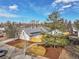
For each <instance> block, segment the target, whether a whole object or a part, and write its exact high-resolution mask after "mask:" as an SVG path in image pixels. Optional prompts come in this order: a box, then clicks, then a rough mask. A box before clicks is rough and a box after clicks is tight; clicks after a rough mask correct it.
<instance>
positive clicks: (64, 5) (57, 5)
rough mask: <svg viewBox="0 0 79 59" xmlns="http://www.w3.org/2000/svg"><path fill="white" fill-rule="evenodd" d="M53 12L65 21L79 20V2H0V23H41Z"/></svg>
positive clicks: (27, 0)
mask: <svg viewBox="0 0 79 59" xmlns="http://www.w3.org/2000/svg"><path fill="white" fill-rule="evenodd" d="M54 11H59V13H60V16H61V17H62V18H64V19H67V20H71V21H74V20H76V19H79V0H0V22H6V21H12V22H30V21H32V20H38V21H41V22H42V21H45V20H46V19H47V18H48V15H49V14H51V13H52V12H54Z"/></svg>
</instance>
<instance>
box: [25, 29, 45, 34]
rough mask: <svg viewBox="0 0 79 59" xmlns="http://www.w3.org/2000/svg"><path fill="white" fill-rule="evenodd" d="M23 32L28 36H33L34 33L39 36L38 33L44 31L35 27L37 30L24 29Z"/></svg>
mask: <svg viewBox="0 0 79 59" xmlns="http://www.w3.org/2000/svg"><path fill="white" fill-rule="evenodd" d="M25 32H26V33H27V34H28V35H31V34H34V33H36V35H39V34H40V33H42V32H44V29H43V28H41V27H37V28H26V29H25Z"/></svg>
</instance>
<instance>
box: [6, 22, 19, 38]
mask: <svg viewBox="0 0 79 59" xmlns="http://www.w3.org/2000/svg"><path fill="white" fill-rule="evenodd" d="M5 32H6V35H7V37H8V38H15V37H16V35H17V34H18V30H17V26H16V23H15V22H13V23H11V22H9V21H8V22H7V26H6V27H5Z"/></svg>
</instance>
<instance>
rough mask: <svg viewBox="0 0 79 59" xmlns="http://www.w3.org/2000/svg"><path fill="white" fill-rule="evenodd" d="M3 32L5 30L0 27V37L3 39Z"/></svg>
mask: <svg viewBox="0 0 79 59" xmlns="http://www.w3.org/2000/svg"><path fill="white" fill-rule="evenodd" d="M4 31H5V28H2V27H0V37H3V36H4V35H5V33H4Z"/></svg>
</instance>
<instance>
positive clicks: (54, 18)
mask: <svg viewBox="0 0 79 59" xmlns="http://www.w3.org/2000/svg"><path fill="white" fill-rule="evenodd" d="M47 20H48V22H45V26H47V27H48V28H50V29H51V30H53V29H59V30H61V31H66V29H67V27H66V25H65V22H64V19H63V18H60V14H59V12H57V11H56V12H53V13H51V14H50V15H49V16H48V19H47Z"/></svg>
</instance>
